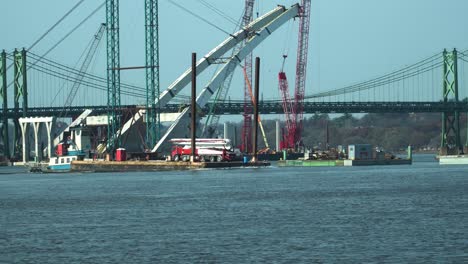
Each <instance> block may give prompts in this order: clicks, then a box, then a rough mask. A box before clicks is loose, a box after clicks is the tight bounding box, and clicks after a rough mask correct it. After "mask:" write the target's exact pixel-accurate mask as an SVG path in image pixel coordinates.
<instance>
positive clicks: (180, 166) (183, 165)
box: [71, 160, 271, 172]
mask: <svg viewBox="0 0 468 264" xmlns="http://www.w3.org/2000/svg"><path fill="white" fill-rule="evenodd" d="M270 165H271V164H270V163H269V162H263V161H261V162H247V163H243V162H184V161H179V162H176V161H121V162H118V161H87V160H84V161H73V162H72V163H71V170H72V171H73V172H127V171H142V172H143V171H167V170H193V169H223V168H240V167H267V166H270Z"/></svg>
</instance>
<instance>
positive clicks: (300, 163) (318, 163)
mask: <svg viewBox="0 0 468 264" xmlns="http://www.w3.org/2000/svg"><path fill="white" fill-rule="evenodd" d="M411 164H412V159H384V160H377V159H370V160H280V161H278V166H280V167H337V166H346V167H348V166H385V165H411Z"/></svg>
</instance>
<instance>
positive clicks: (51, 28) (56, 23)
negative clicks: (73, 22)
mask: <svg viewBox="0 0 468 264" xmlns="http://www.w3.org/2000/svg"><path fill="white" fill-rule="evenodd" d="M83 2H84V0H80V1H78V2H77V3H76V4H75V5H74V6H73V7H72V8H71V9H70V10H69V11H68V12H67V13H65V15H63V16H62V17H61V18H60V19H59V20H58V21H57V22H55V24H53V25H52V26H51V27H50V28H49V29H48V30H47V31H46V32H45V33H44V34H42V35H41V36H40V37H39V38H38V39H37V40H36V41H35V42H34V43H33V44H32V45H31V46H29V48H27V50H28V51H29V50H31V49H32V48H34V46H36V45H37V44H38V43H39V42H40V41H41V40H42V39H44V38H45V37H46V36H47V35H48V34H49V33H50V32H51V31H52V30H54V28H55V27H57V26H58V25H59V24H60V23H61V22H62V21H63V20H64V19H65V18H67V17H68V15H70V14H71V13H72V12H73V11H75V9H76V8H78V6H80V5H81V4H82V3H83Z"/></svg>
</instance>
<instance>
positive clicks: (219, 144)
mask: <svg viewBox="0 0 468 264" xmlns="http://www.w3.org/2000/svg"><path fill="white" fill-rule="evenodd" d="M169 142H171V143H172V144H173V146H172V151H171V160H173V161H181V160H182V161H189V160H190V155H191V153H192V148H191V139H190V138H173V139H171V140H169ZM195 156H196V159H197V160H198V161H210V162H221V161H232V160H233V159H234V157H235V154H234V152H233V148H232V145H231V140H229V139H224V138H197V139H195Z"/></svg>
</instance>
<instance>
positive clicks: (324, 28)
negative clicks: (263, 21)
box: [0, 0, 468, 99]
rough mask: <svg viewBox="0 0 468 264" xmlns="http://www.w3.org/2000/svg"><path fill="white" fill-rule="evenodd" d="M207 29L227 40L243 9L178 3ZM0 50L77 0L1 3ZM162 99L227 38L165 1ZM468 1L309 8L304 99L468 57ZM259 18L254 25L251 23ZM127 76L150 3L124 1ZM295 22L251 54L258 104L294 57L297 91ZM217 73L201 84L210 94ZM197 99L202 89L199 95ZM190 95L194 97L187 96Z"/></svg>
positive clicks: (138, 76) (324, 3)
mask: <svg viewBox="0 0 468 264" xmlns="http://www.w3.org/2000/svg"><path fill="white" fill-rule="evenodd" d="M173 1H175V2H177V3H179V4H181V5H183V6H184V7H186V8H187V9H190V10H191V11H192V12H195V13H197V14H198V15H200V16H202V17H204V18H206V19H208V20H209V21H211V22H212V23H214V24H216V25H217V26H219V27H220V28H222V29H223V30H224V31H227V32H233V31H234V29H235V25H234V24H232V23H231V22H229V21H228V20H227V19H226V18H225V17H231V18H233V19H234V20H236V21H238V20H239V19H240V17H241V14H242V11H243V5H244V1H243V0H205V1H206V2H208V3H210V4H211V5H213V6H215V7H217V8H218V9H220V10H222V12H224V13H225V14H224V17H223V16H219V15H217V14H216V13H214V12H213V11H212V10H210V9H208V8H206V6H204V5H202V4H201V2H200V1H199V0H173ZM2 2H3V3H2V15H1V16H0V25H1V26H0V36H1V37H0V49H5V50H7V51H12V50H13V49H14V48H21V47H29V46H30V45H31V44H32V43H33V42H34V41H35V40H36V39H38V38H39V36H40V35H42V34H43V33H44V32H45V31H46V30H47V29H48V28H49V27H50V26H51V25H53V24H54V23H55V22H56V21H57V20H58V19H59V18H60V17H62V16H63V14H65V13H66V12H67V11H68V10H69V9H70V8H71V7H72V6H73V5H74V4H75V3H76V2H78V0H68V1H63V0H41V1H31V0H15V1H6V0H3V1H2ZM102 2H103V1H96V0H86V1H85V2H84V3H83V4H82V5H81V6H80V7H79V8H78V9H77V10H76V11H75V12H74V13H72V15H70V16H69V17H68V18H67V19H66V20H65V21H63V22H62V23H61V24H60V26H59V27H57V28H56V29H55V30H54V31H52V32H51V33H50V34H49V35H48V36H47V37H46V38H45V39H44V40H43V41H41V42H40V43H39V44H38V45H37V46H36V47H34V48H33V49H32V51H33V52H34V53H36V54H42V53H43V52H45V51H46V50H47V49H49V48H50V47H51V46H52V45H53V44H54V43H55V42H56V41H57V40H58V39H60V38H61V37H62V36H63V35H65V34H66V33H67V32H68V31H69V30H70V29H71V28H72V27H74V26H75V25H77V24H78V22H79V21H81V20H82V19H83V18H84V17H86V16H87V15H88V14H89V13H90V12H91V11H92V10H93V9H94V8H96V7H97V6H98V5H99V4H100V3H102ZM256 2H257V3H256V6H255V13H258V14H260V15H261V14H264V13H266V12H267V11H269V10H271V9H273V8H274V7H275V6H276V5H278V4H281V5H285V6H291V5H292V4H294V3H296V1H289V0H288V1H279V0H277V1H271V0H263V1H262V0H260V1H256ZM159 9H160V20H159V23H160V54H161V55H160V56H161V59H160V71H161V90H163V89H165V88H167V87H168V86H169V85H170V84H171V83H172V82H173V81H174V80H175V79H176V78H177V77H178V76H179V75H181V74H182V73H183V72H184V71H185V70H186V69H187V68H188V67H189V65H190V59H191V53H192V52H197V54H198V57H199V58H200V57H202V56H203V55H204V54H206V53H208V52H209V51H210V50H212V49H213V48H214V47H216V46H217V45H218V44H219V43H221V42H222V41H223V40H224V39H226V38H227V35H226V33H224V32H221V31H219V30H218V29H216V28H214V27H213V26H210V25H208V24H206V23H204V22H203V21H200V20H199V19H197V18H196V17H194V16H192V15H190V14H188V13H186V12H185V11H183V10H181V9H179V8H178V7H176V6H175V5H173V4H171V3H170V1H169V0H160V1H159ZM466 10H468V1H466V0H411V1H408V0H354V1H350V0H312V9H311V31H310V36H309V56H308V58H309V59H308V71H307V82H306V83H307V85H306V95H307V94H313V93H317V92H323V91H327V90H331V89H337V88H341V87H343V86H346V85H349V84H353V83H357V82H361V81H365V80H367V79H371V78H373V77H377V76H380V75H383V74H385V73H388V72H391V71H394V70H398V69H400V68H402V67H403V66H405V65H409V64H412V63H415V62H418V61H420V60H421V59H425V58H427V57H429V56H432V55H434V54H436V53H438V52H442V50H443V49H444V48H447V49H453V48H457V49H459V50H465V49H467V48H468V32H467V31H468V27H466V25H468V16H466ZM255 16H256V15H255ZM103 22H105V9H104V8H103V9H101V10H100V11H99V12H98V13H97V14H96V15H95V16H93V17H92V19H90V20H89V21H88V22H87V23H85V24H84V25H83V26H82V27H81V28H80V29H79V30H77V31H76V32H75V33H74V34H73V35H71V36H70V38H68V39H67V40H66V41H65V42H63V43H62V44H61V45H60V46H59V47H58V48H57V49H56V50H55V51H54V52H52V53H51V54H50V55H49V56H48V58H50V59H53V60H55V61H58V62H61V63H63V64H66V65H70V66H74V65H76V63H77V61H78V59H79V57H80V55H81V54H82V53H83V51H84V49H85V48H86V46H87V44H88V43H89V41H90V40H91V38H92V36H93V34H95V33H96V31H97V29H98V27H99V25H100V23H103ZM120 25H121V26H120V27H121V29H120V38H121V66H122V67H128V66H141V65H144V61H145V57H144V56H145V49H144V1H143V0H141V1H135V0H121V1H120ZM297 26H298V23H297V21H292V22H290V23H288V24H285V25H284V26H283V27H282V28H280V29H279V30H278V31H277V32H275V33H274V34H273V35H272V36H271V37H270V38H269V39H267V40H266V41H265V42H264V43H262V44H261V45H260V46H259V47H258V48H257V49H256V50H255V51H254V56H259V57H260V58H261V61H262V66H261V69H262V71H261V80H260V83H261V88H260V89H261V94H262V98H264V99H280V95H279V92H278V81H277V74H278V71H279V70H280V68H281V64H282V56H283V54H288V59H287V61H286V68H285V72H286V73H287V75H288V78H289V80H290V89H291V90H293V86H294V85H293V81H292V80H294V75H295V57H296V55H295V53H296V46H297ZM105 54H106V53H105V45H104V42H103V43H101V46H100V50H99V52H98V54H97V58H96V59H95V62H94V63H93V67H92V72H93V73H95V74H99V75H102V76H105V68H106V64H105ZM213 71H214V69H212V70H210V71H208V72H207V73H206V74H204V75H203V76H200V79H199V82H200V84H199V87H200V86H204V84H206V82H207V81H208V80H209V78H210V77H211V76H212V74H213ZM237 72H238V73H237V74H236V75H235V77H234V81H233V85H232V86H231V89H230V92H229V96H230V97H231V98H232V99H240V98H242V97H243V84H242V83H243V77H242V75H241V74H240V73H239V72H240V71H237ZM144 80H145V79H144V72H142V71H132V72H128V71H126V72H122V81H123V82H128V83H134V84H138V85H140V86H144V84H145V81H144ZM200 89H201V88H200ZM186 90H187V92H186V93H187V94H188V90H189V88H186Z"/></svg>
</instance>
